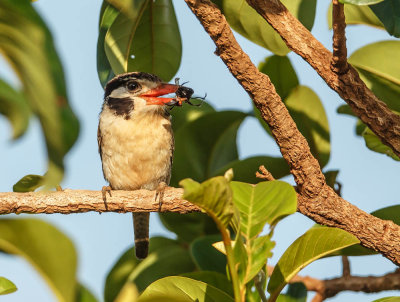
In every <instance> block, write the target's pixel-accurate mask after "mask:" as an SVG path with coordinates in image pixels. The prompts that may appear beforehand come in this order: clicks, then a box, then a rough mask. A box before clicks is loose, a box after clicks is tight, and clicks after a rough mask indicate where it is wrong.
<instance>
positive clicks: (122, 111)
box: [106, 97, 135, 120]
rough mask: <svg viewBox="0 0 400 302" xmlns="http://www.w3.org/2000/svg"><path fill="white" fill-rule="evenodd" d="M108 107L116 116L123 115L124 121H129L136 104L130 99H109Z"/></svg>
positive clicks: (107, 99) (107, 100)
mask: <svg viewBox="0 0 400 302" xmlns="http://www.w3.org/2000/svg"><path fill="white" fill-rule="evenodd" d="M106 102H107V105H108V107H109V108H110V109H111V110H112V111H114V113H115V114H116V115H121V116H123V117H124V119H126V120H129V118H130V114H131V112H132V110H133V109H134V106H135V105H134V103H133V101H132V100H131V99H130V98H111V97H107V98H106Z"/></svg>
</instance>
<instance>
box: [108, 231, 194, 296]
mask: <svg viewBox="0 0 400 302" xmlns="http://www.w3.org/2000/svg"><path fill="white" fill-rule="evenodd" d="M133 258H135V257H134V251H133V248H131V249H129V250H128V251H126V252H125V253H124V254H123V255H122V257H121V258H120V259H119V260H118V261H117V263H116V264H115V265H114V266H113V268H112V270H111V271H110V273H109V274H108V276H107V280H106V285H105V288H104V300H105V301H106V302H107V301H114V300H115V299H116V298H117V297H119V295H120V294H121V293H124V291H125V290H126V288H129V287H130V285H131V284H132V283H134V285H135V286H136V287H137V289H138V290H139V291H143V290H144V289H145V288H146V287H147V286H148V285H149V284H151V283H152V282H154V281H155V280H157V279H160V278H163V277H165V276H170V275H179V274H182V273H186V272H191V271H193V270H194V268H195V264H194V263H193V261H192V259H191V257H190V254H189V252H188V251H187V250H186V249H185V248H183V247H182V246H181V245H179V244H178V242H177V241H175V240H172V239H167V238H163V237H153V238H151V239H150V246H149V255H148V256H147V257H146V258H145V259H144V260H142V261H138V260H136V259H133Z"/></svg>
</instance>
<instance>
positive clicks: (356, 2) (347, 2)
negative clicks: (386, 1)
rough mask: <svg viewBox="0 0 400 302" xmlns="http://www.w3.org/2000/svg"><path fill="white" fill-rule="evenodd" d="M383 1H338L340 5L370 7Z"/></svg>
mask: <svg viewBox="0 0 400 302" xmlns="http://www.w3.org/2000/svg"><path fill="white" fill-rule="evenodd" d="M382 1H383V0H339V2H341V3H346V4H354V5H371V4H376V3H379V2H382Z"/></svg>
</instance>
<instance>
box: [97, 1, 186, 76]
mask: <svg viewBox="0 0 400 302" xmlns="http://www.w3.org/2000/svg"><path fill="white" fill-rule="evenodd" d="M104 49H105V53H106V55H107V58H108V61H109V63H110V65H111V67H112V70H113V72H114V73H115V74H119V73H123V72H127V71H137V70H140V71H144V72H149V73H153V74H156V75H158V76H159V77H160V78H162V79H163V80H164V81H169V80H171V79H172V77H173V76H174V75H175V73H176V72H177V71H178V68H179V65H180V62H181V56H182V45H181V37H180V33H179V28H178V23H177V20H176V16H175V11H174V6H173V4H172V1H171V0H155V1H153V0H145V1H142V0H134V1H133V2H132V6H131V7H130V11H129V14H128V13H124V12H120V13H119V14H118V16H117V17H116V19H115V20H114V22H113V23H112V25H111V27H110V28H109V30H108V31H107V34H106V36H105V42H104Z"/></svg>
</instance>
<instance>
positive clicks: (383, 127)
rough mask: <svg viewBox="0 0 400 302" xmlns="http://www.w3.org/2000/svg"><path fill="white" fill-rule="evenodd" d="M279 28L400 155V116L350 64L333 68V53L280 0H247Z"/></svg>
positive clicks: (329, 83) (296, 49) (290, 44)
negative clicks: (342, 70) (339, 69)
mask: <svg viewBox="0 0 400 302" xmlns="http://www.w3.org/2000/svg"><path fill="white" fill-rule="evenodd" d="M246 1H247V2H248V3H249V5H250V6H252V7H253V8H254V9H255V10H256V11H257V12H258V13H259V14H260V15H261V16H262V17H264V19H265V20H266V21H267V22H268V23H269V24H270V25H271V26H272V27H273V28H274V29H275V30H276V31H277V33H278V34H279V35H280V36H281V37H282V39H283V40H284V41H285V43H286V45H287V46H288V47H289V48H290V49H291V50H293V51H294V52H295V53H297V54H298V55H300V56H301V57H302V58H303V59H304V60H305V61H307V62H308V63H309V64H310V65H311V66H312V68H314V69H315V70H316V71H317V72H318V74H319V75H320V76H321V78H322V79H324V81H325V82H326V83H327V84H328V86H329V87H331V88H332V89H333V90H334V91H336V92H337V93H338V94H339V95H340V97H341V98H342V99H344V100H345V101H346V102H347V103H348V104H349V105H350V107H351V108H352V110H353V112H354V113H355V114H356V115H357V116H358V117H359V118H360V119H361V120H362V121H363V122H364V123H365V124H366V125H368V127H369V128H370V129H371V130H372V131H373V132H374V133H375V134H376V135H377V136H378V137H379V138H380V139H381V140H382V142H383V143H384V144H386V145H387V146H389V147H390V148H392V149H393V151H394V152H395V153H396V154H397V155H398V156H400V116H399V115H397V114H395V113H393V112H392V111H391V110H390V109H389V108H388V107H387V106H386V104H385V103H383V102H382V101H380V100H379V99H378V98H377V97H376V96H375V95H374V94H373V93H372V91H371V90H369V89H368V87H367V86H366V85H365V84H364V82H363V81H362V80H361V79H360V77H359V75H358V73H357V71H356V70H355V69H354V68H353V67H352V66H351V65H350V64H349V69H348V71H347V72H346V73H344V74H340V75H339V74H336V73H335V72H333V71H332V70H331V68H330V66H331V61H332V53H331V52H330V51H329V50H328V49H326V48H325V47H324V46H323V45H322V44H321V43H320V42H319V41H318V40H317V39H316V38H315V37H314V36H313V35H312V34H311V33H310V32H309V31H308V30H307V28H305V27H304V26H303V24H301V22H300V21H299V20H297V19H296V18H295V17H293V15H292V14H291V13H290V12H289V11H288V10H287V9H286V7H285V6H284V5H283V4H282V3H281V2H280V1H279V0H246Z"/></svg>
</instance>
